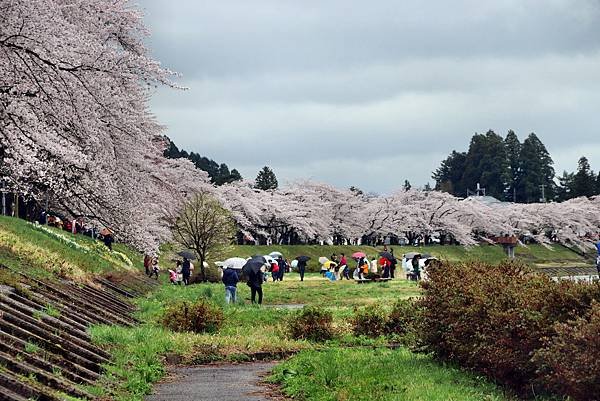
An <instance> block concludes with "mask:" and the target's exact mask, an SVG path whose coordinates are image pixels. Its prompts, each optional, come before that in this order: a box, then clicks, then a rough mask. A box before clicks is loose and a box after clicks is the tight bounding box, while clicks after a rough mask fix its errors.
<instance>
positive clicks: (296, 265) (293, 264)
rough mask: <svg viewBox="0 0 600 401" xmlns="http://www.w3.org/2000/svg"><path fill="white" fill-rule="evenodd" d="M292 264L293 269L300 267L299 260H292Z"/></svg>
mask: <svg viewBox="0 0 600 401" xmlns="http://www.w3.org/2000/svg"><path fill="white" fill-rule="evenodd" d="M290 265H291V266H292V269H295V268H297V267H298V261H297V260H296V259H294V260H292V263H290Z"/></svg>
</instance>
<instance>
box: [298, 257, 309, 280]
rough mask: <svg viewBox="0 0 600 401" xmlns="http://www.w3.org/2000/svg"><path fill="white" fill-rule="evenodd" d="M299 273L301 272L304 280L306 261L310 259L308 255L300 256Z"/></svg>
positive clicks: (301, 277) (301, 278)
mask: <svg viewBox="0 0 600 401" xmlns="http://www.w3.org/2000/svg"><path fill="white" fill-rule="evenodd" d="M296 260H297V261H298V273H300V281H304V272H305V271H306V262H308V261H309V260H310V257H308V256H298V257H297V258H296Z"/></svg>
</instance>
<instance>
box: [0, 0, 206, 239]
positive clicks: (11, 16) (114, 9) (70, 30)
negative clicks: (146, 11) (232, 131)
mask: <svg viewBox="0 0 600 401" xmlns="http://www.w3.org/2000/svg"><path fill="white" fill-rule="evenodd" d="M146 34H147V32H146V29H145V27H144V26H143V24H142V16H141V14H140V13H139V12H138V11H137V10H136V9H135V8H133V7H132V6H131V5H130V3H129V2H128V1H126V0H114V1H108V0H78V1H73V0H9V1H3V2H1V3H0V175H1V177H2V179H3V181H4V183H5V185H7V186H8V187H9V188H10V189H11V190H13V191H15V192H20V193H25V194H27V195H28V196H30V197H33V198H37V199H43V198H45V197H46V196H49V197H50V199H51V200H52V201H53V204H54V205H56V206H58V207H59V208H60V209H61V210H62V211H64V212H65V213H67V214H69V215H71V216H86V217H88V218H89V219H91V220H94V221H97V222H99V223H101V224H103V225H106V226H109V227H110V228H111V229H113V231H115V232H116V233H117V236H119V237H120V238H122V239H124V240H126V241H128V242H131V243H133V244H134V245H136V246H137V247H138V248H140V249H156V247H157V244H158V241H160V240H161V239H163V238H166V237H168V234H167V231H168V230H166V229H165V228H164V225H163V224H161V222H160V219H161V215H162V212H163V211H164V210H162V209H164V208H169V207H176V206H177V205H180V204H181V202H182V198H183V197H184V196H185V195H186V194H188V193H190V192H191V191H193V190H194V187H196V186H203V185H205V184H206V177H205V176H204V175H203V174H201V173H199V172H197V171H196V170H195V169H194V168H193V166H191V164H190V163H187V164H186V163H185V162H183V161H181V160H177V161H166V160H164V158H162V150H163V147H164V143H162V141H161V140H160V134H161V131H162V127H160V126H159V124H158V123H157V122H156V121H155V119H154V117H153V116H151V115H150V113H149V112H148V98H149V95H150V91H151V89H152V88H154V87H156V86H158V85H170V86H174V85H173V84H172V83H171V82H170V77H171V76H172V73H171V72H170V71H168V70H165V69H163V68H161V66H160V65H159V63H158V62H156V61H154V60H153V59H152V58H151V57H150V56H149V55H148V51H147V50H146V48H145V47H144V45H143V38H144V36H145V35H146ZM174 180H178V181H174ZM181 183H183V185H182V184H181Z"/></svg>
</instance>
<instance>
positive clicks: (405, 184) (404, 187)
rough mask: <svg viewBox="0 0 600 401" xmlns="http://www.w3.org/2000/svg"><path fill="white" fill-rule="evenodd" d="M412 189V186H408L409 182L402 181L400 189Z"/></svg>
mask: <svg viewBox="0 0 600 401" xmlns="http://www.w3.org/2000/svg"><path fill="white" fill-rule="evenodd" d="M411 188H412V185H410V182H409V181H408V180H404V185H402V189H404V190H405V191H408V190H410V189H411Z"/></svg>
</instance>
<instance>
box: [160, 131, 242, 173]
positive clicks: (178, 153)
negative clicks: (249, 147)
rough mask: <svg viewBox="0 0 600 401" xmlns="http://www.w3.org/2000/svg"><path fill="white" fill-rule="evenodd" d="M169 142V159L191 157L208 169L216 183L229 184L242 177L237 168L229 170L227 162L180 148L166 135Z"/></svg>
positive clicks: (166, 154)
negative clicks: (219, 161)
mask: <svg viewBox="0 0 600 401" xmlns="http://www.w3.org/2000/svg"><path fill="white" fill-rule="evenodd" d="M165 139H166V140H167V141H168V143H169V147H168V148H167V149H165V153H164V155H165V157H167V158H169V159H178V158H181V157H183V158H186V159H189V160H190V161H191V162H192V163H194V165H195V166H196V168H199V169H200V170H203V171H206V172H207V173H208V176H209V177H210V180H211V182H212V183H213V184H215V185H223V184H228V183H230V182H234V181H239V180H241V179H242V175H241V174H240V173H239V171H237V170H236V169H232V170H231V171H230V170H229V167H228V166H227V164H225V163H221V164H219V163H217V162H216V161H214V160H212V159H209V158H208V157H204V156H200V155H199V154H198V153H194V152H189V153H188V152H187V151H185V150H183V149H181V150H179V148H177V146H176V145H175V144H174V143H173V141H172V140H171V139H169V138H168V137H165Z"/></svg>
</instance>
